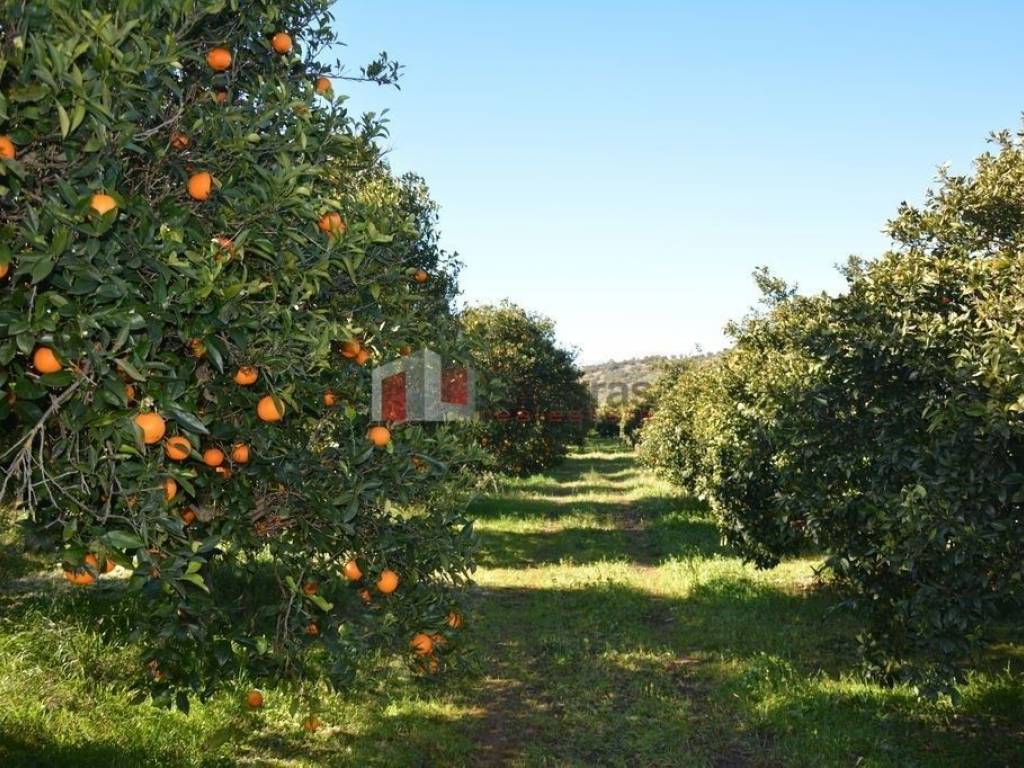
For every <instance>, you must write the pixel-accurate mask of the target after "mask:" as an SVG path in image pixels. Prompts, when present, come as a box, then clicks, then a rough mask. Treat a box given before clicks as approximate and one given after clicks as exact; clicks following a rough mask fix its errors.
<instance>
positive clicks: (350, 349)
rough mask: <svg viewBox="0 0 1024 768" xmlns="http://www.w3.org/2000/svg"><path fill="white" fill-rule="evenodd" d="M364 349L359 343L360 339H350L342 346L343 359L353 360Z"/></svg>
mask: <svg viewBox="0 0 1024 768" xmlns="http://www.w3.org/2000/svg"><path fill="white" fill-rule="evenodd" d="M362 348H363V345H362V344H360V343H359V339H349V340H348V341H346V342H345V343H344V344H342V345H341V354H342V356H343V357H347V358H349V359H352V358H354V357H356V356H357V355H358V354H359V352H360V350H361V349H362Z"/></svg>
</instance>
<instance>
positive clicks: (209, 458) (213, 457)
mask: <svg viewBox="0 0 1024 768" xmlns="http://www.w3.org/2000/svg"><path fill="white" fill-rule="evenodd" d="M203 463H204V464H205V465H206V466H208V467H219V466H220V465H221V464H223V463H224V451H222V450H221V449H220V448H207V449H206V450H205V451H203Z"/></svg>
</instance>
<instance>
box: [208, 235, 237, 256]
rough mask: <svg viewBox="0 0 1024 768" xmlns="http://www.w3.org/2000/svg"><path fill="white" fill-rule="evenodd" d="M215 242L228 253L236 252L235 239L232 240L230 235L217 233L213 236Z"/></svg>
mask: <svg viewBox="0 0 1024 768" xmlns="http://www.w3.org/2000/svg"><path fill="white" fill-rule="evenodd" d="M213 242H215V243H216V244H217V245H219V246H220V247H221V248H223V249H224V250H225V251H227V252H228V253H234V252H235V241H234V240H232V239H231V238H230V237H226V236H224V235H217V236H216V237H215V238H213Z"/></svg>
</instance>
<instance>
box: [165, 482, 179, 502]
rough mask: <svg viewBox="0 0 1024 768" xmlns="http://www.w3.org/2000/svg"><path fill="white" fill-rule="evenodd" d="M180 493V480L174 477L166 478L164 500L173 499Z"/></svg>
mask: <svg viewBox="0 0 1024 768" xmlns="http://www.w3.org/2000/svg"><path fill="white" fill-rule="evenodd" d="M177 495H178V481H177V480H175V479H174V478H173V477H168V478H166V479H165V480H164V501H173V500H174V497H175V496H177Z"/></svg>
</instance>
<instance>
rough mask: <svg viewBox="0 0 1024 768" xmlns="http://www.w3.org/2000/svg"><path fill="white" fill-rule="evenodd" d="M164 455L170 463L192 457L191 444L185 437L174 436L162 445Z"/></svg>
mask: <svg viewBox="0 0 1024 768" xmlns="http://www.w3.org/2000/svg"><path fill="white" fill-rule="evenodd" d="M164 453H165V454H167V458H168V459H170V460H171V461H184V460H185V459H187V458H188V457H189V456H191V455H192V443H190V442H189V440H188V438H187V437H182V436H181V435H175V436H174V437H172V438H170V439H169V440H168V441H167V442H166V443H165V444H164Z"/></svg>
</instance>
